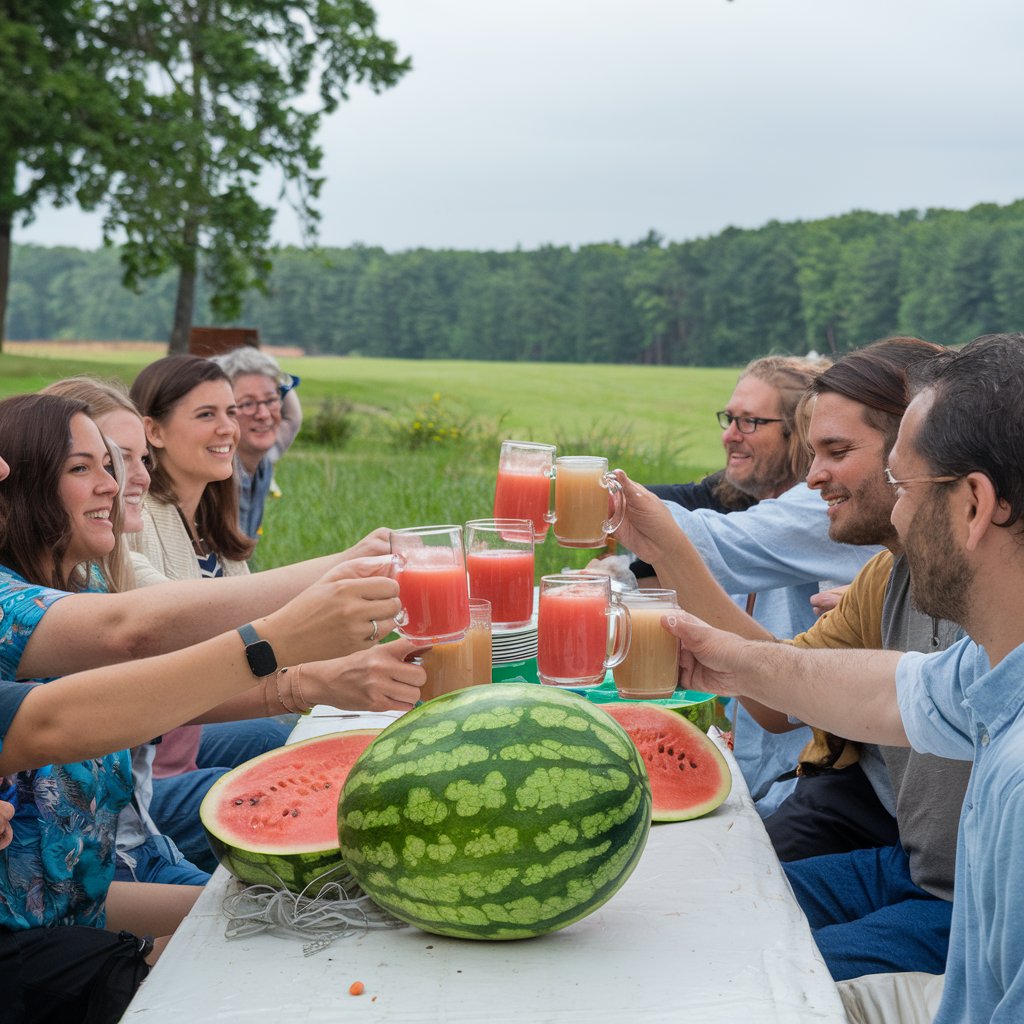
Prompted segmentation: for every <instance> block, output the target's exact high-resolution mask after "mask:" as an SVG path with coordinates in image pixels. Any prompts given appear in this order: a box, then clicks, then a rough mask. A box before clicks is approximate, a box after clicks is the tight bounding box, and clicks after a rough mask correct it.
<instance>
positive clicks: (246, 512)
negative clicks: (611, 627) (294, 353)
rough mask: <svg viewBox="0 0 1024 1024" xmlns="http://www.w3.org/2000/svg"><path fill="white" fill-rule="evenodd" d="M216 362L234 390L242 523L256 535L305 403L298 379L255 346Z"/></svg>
mask: <svg viewBox="0 0 1024 1024" xmlns="http://www.w3.org/2000/svg"><path fill="white" fill-rule="evenodd" d="M213 362H215V363H217V364H218V365H219V366H220V368H221V369H222V370H223V371H224V372H225V373H226V374H227V376H228V378H229V380H230V381H231V387H232V389H233V390H234V393H235V410H236V412H237V415H238V426H239V429H240V436H239V439H238V450H237V452H236V453H235V479H236V481H237V483H238V517H239V518H238V522H239V525H240V526H241V528H242V532H243V533H245V534H246V535H247V536H248V537H252V538H253V539H255V538H257V537H258V536H259V534H260V526H261V524H262V522H263V506H264V505H265V504H266V501H267V495H268V494H269V493H270V491H271V490H272V488H273V483H274V464H275V463H276V462H277V460H278V459H279V458H281V456H282V455H284V453H285V452H286V451H287V450H288V448H289V447H290V446H291V443H292V441H294V440H295V436H296V434H298V432H299V427H301V426H302V405H301V403H300V402H299V399H298V396H297V395H296V394H295V387H296V386H297V385H298V383H299V379H298V377H293V376H292V375H291V374H289V373H285V372H284V371H283V370H282V369H281V367H280V366H278V364H277V360H275V359H274V358H273V357H271V356H268V355H267V354H266V353H265V352H261V351H260V350H259V349H257V348H252V347H251V346H245V347H243V348H236V349H234V350H233V351H231V352H226V353H225V354H224V355H221V356H217V357H215V358H214V360H213Z"/></svg>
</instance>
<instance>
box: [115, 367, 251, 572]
mask: <svg viewBox="0 0 1024 1024" xmlns="http://www.w3.org/2000/svg"><path fill="white" fill-rule="evenodd" d="M216 380H222V381H224V382H225V383H226V384H227V385H228V387H229V388H230V386H231V381H230V380H228V377H227V374H225V373H224V371H223V370H222V369H221V368H220V367H219V366H218V365H217V364H216V363H214V362H212V361H211V360H209V359H202V358H200V357H199V356H190V355H180V356H165V357H164V358H163V359H158V360H157V361H156V362H155V363H150V364H149V366H147V367H145V369H143V370H142V372H141V373H140V374H139V375H138V376H137V377H136V378H135V383H134V384H132V386H131V391H130V392H129V394H130V396H131V399H132V401H133V402H134V403H135V405H136V406H137V407H138V410H139V412H140V413H142V415H143V416H148V417H150V418H151V419H154V420H156V421H157V422H158V423H161V424H164V423H166V421H167V419H168V418H169V417H170V415H171V413H172V412H173V411H174V409H175V408H176V407H177V405H178V403H179V402H181V401H182V399H183V398H185V396H186V395H187V394H188V393H189V392H190V391H191V390H192V389H193V388H196V387H198V386H199V385H200V384H204V383H206V382H207V381H216ZM149 454H150V459H151V461H152V467H151V468H150V471H149V475H150V478H151V483H150V485H149V493H150V494H151V495H152V496H153V497H154V498H156V499H157V500H158V501H163V502H166V503H167V504H170V505H178V504H179V501H178V496H177V494H176V493H175V490H174V481H172V480H171V478H170V476H169V475H168V473H167V471H166V469H164V467H163V466H162V465H161V460H160V451H159V449H155V448H154V447H153V446H152V445H150V446H149ZM196 526H197V528H198V529H199V535H200V536H201V537H203V538H204V539H205V540H206V541H207V542H208V543H209V545H210V547H211V548H212V549H213V550H214V551H216V552H217V554H218V555H220V556H221V557H223V558H230V559H232V560H234V561H242V560H244V559H246V558H248V557H249V556H250V555H251V554H252V552H253V548H254V547H255V546H256V545H255V543H254V542H253V541H252V540H250V538H248V537H246V535H245V534H244V533H242V531H241V529H240V528H239V525H238V490H237V485H236V482H235V480H234V478H233V477H228V479H226V480H214V481H212V482H211V483H208V484H207V485H206V487H204V488H203V494H202V497H201V498H200V499H199V507H198V508H197V509H196Z"/></svg>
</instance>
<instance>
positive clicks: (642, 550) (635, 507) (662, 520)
mask: <svg viewBox="0 0 1024 1024" xmlns="http://www.w3.org/2000/svg"><path fill="white" fill-rule="evenodd" d="M612 472H613V474H614V476H615V477H616V479H617V480H618V481H619V483H620V484H621V486H622V494H623V498H624V499H625V503H626V510H625V515H624V517H623V520H622V524H621V525H620V526H619V528H618V529H617V530H616V531H615V539H616V540H617V541H618V542H619V543H620V544H622V545H623V547H626V548H629V550H630V551H632V552H633V554H635V555H636V556H637V558H639V559H641V560H642V561H644V562H651V563H652V564H653V563H654V562H655V561H656V560H657V558H658V557H659V555H661V553H662V551H663V549H664V547H665V545H666V544H667V543H668V542H669V541H670V540H671V539H673V538H674V537H675V535H676V534H679V533H681V531H680V529H679V527H678V526H677V525H676V521H675V520H674V519H673V518H672V513H671V512H669V510H668V508H667V507H666V506H665V503H664V502H663V501H662V500H661V498H659V497H658V496H657V495H655V494H652V493H651V492H650V491H649V490H647V488H646V487H644V486H642V485H641V484H638V483H634V481H632V480H630V478H629V477H628V476H627V475H626V473H625V472H624V471H623V470H621V469H616V470H613V471H612Z"/></svg>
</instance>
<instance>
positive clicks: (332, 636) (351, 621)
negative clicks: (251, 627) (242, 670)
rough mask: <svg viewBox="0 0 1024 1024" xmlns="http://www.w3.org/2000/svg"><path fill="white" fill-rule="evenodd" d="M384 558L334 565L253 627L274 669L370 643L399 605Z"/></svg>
mask: <svg viewBox="0 0 1024 1024" xmlns="http://www.w3.org/2000/svg"><path fill="white" fill-rule="evenodd" d="M393 566H394V560H393V559H392V557H391V556H390V555H381V556H378V557H375V558H354V559H350V560H348V561H344V562H340V563H338V564H337V565H335V566H334V567H333V568H332V569H330V570H329V571H328V572H326V573H325V574H324V575H323V576H321V577H320V579H319V580H317V582H316V583H314V584H313V585H312V586H310V587H308V588H307V589H306V590H304V591H302V593H301V594H299V595H298V596H297V597H295V598H294V599H293V600H291V601H289V602H288V604H286V605H285V606H284V607H283V608H281V609H279V610H278V611H276V612H273V613H272V614H271V615H268V616H266V617H265V618H264V619H261V620H259V622H258V623H257V624H256V628H257V632H259V634H260V636H263V637H265V638H266V639H268V640H270V641H271V643H272V645H273V647H274V650H275V652H276V653H277V660H278V663H279V664H284V665H289V664H291V665H294V664H298V663H300V662H309V661H326V660H330V659H331V658H337V657H342V656H344V655H347V654H352V653H354V652H355V651H361V650H365V649H366V648H368V647H371V646H373V645H374V644H376V642H377V640H378V639H379V638H381V637H385V636H387V635H388V633H390V632H391V630H392V629H394V627H395V616H396V615H397V614H398V612H399V610H400V609H401V607H402V605H401V602H400V601H399V599H398V583H397V582H396V581H395V580H394V579H393V577H392V575H391V574H392V572H393Z"/></svg>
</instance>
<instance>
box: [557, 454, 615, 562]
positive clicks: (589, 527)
mask: <svg viewBox="0 0 1024 1024" xmlns="http://www.w3.org/2000/svg"><path fill="white" fill-rule="evenodd" d="M609 494H611V497H612V514H611V518H609V517H608V495H609ZM625 514H626V502H625V497H624V495H623V493H622V485H621V484H620V483H619V481H618V480H616V479H615V477H614V476H612V474H611V473H609V472H608V460H607V459H606V458H604V457H603V456H598V455H561V456H559V457H558V458H557V459H555V526H554V533H555V540H557V541H558V543H559V544H560V545H561V546H562V547H563V548H601V547H604V545H605V539H606V537H607V535H608V534H609V533H614V532H615V531H616V530H617V529H618V528H619V526H620V525H621V523H622V519H623V516H624V515H625Z"/></svg>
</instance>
